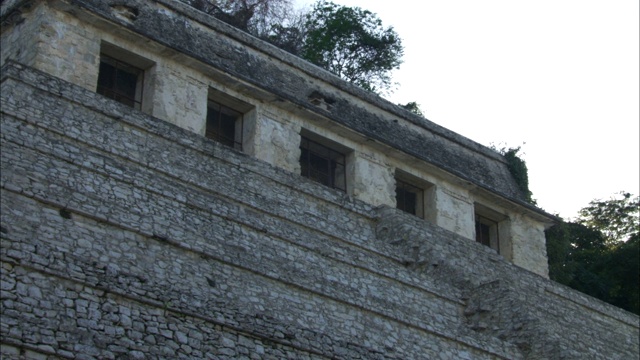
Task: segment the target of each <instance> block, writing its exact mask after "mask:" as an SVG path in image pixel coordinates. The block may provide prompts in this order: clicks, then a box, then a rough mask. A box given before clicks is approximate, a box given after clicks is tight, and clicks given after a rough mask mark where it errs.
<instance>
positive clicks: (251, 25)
mask: <svg viewBox="0 0 640 360" xmlns="http://www.w3.org/2000/svg"><path fill="white" fill-rule="evenodd" d="M182 1H183V2H185V3H187V4H189V5H191V6H193V7H194V8H196V9H198V10H200V11H203V12H205V13H207V14H210V15H213V16H215V17H216V18H218V19H220V20H222V21H224V22H226V23H228V24H229V25H232V26H235V27H237V28H239V29H242V30H244V31H247V32H249V33H250V34H253V35H256V36H260V35H261V34H264V33H266V32H267V31H268V30H269V28H270V27H271V24H276V23H278V22H279V21H280V20H281V19H282V18H283V17H284V16H285V13H286V12H287V11H288V9H290V7H291V1H290V0H182Z"/></svg>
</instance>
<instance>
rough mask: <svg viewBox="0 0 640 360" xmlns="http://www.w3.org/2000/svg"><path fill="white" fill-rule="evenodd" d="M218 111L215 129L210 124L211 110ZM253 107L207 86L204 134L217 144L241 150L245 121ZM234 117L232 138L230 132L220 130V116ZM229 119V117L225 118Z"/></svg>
mask: <svg viewBox="0 0 640 360" xmlns="http://www.w3.org/2000/svg"><path fill="white" fill-rule="evenodd" d="M214 108H217V109H216V110H215V111H217V113H218V120H217V125H216V129H212V128H210V125H212V122H213V120H212V112H211V111H212V110H213V109H214ZM254 109H255V107H254V106H253V105H251V104H249V103H247V102H244V101H242V100H240V99H237V98H235V97H233V96H231V95H229V94H226V93H224V92H222V91H220V90H217V89H214V88H211V87H210V88H209V92H208V95H207V113H206V115H205V124H204V136H205V137H206V138H208V139H211V140H213V141H215V142H217V143H219V144H223V145H225V146H228V147H231V148H234V149H236V150H238V151H243V148H244V141H245V122H246V120H247V118H248V117H249V116H250V113H251V112H252V111H253V110H254ZM223 115H227V116H232V117H235V119H234V120H233V139H232V138H231V136H229V134H230V132H227V133H226V134H224V133H225V131H221V129H222V128H223V127H224V124H223V121H222V116H223ZM227 120H229V119H227Z"/></svg>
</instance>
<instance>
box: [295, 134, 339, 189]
mask: <svg viewBox="0 0 640 360" xmlns="http://www.w3.org/2000/svg"><path fill="white" fill-rule="evenodd" d="M300 150H301V153H300V167H301V170H302V176H304V177H306V178H309V179H311V180H313V181H316V182H319V183H320V184H323V185H326V186H329V187H332V188H335V189H339V190H342V191H346V190H347V183H346V176H345V155H344V154H342V153H340V152H338V151H336V150H333V149H331V148H329V147H326V146H324V145H321V144H319V143H317V142H315V141H312V140H309V139H307V138H305V137H304V136H303V137H302V141H301V142H300Z"/></svg>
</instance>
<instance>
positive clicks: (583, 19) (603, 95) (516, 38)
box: [295, 0, 640, 219]
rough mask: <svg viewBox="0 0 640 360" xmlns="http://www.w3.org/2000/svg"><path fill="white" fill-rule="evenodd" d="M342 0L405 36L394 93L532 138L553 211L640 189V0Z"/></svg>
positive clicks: (566, 214) (454, 123) (476, 133)
mask: <svg viewBox="0 0 640 360" xmlns="http://www.w3.org/2000/svg"><path fill="white" fill-rule="evenodd" d="M313 2H314V1H309V0H296V2H295V3H296V5H297V6H301V5H302V4H312V3H313ZM334 2H335V3H337V4H342V5H347V6H358V7H361V8H363V9H367V10H370V11H372V12H374V13H376V14H378V17H379V18H380V19H381V20H382V22H383V25H384V26H393V27H394V29H395V30H396V32H397V33H398V34H399V35H400V37H401V38H402V40H403V45H404V48H405V55H404V57H403V59H404V63H403V64H402V66H401V67H400V70H398V71H396V72H394V80H395V81H396V82H397V83H398V84H399V85H398V89H397V90H396V91H395V92H394V94H393V95H391V96H388V97H387V98H388V99H389V100H391V101H392V102H394V103H407V102H410V101H416V102H418V103H419V104H420V105H421V108H422V110H423V112H424V113H425V116H426V117H427V118H428V119H429V120H431V121H433V122H435V123H438V124H440V125H442V126H444V127H446V128H449V129H451V130H453V131H455V132H458V133H459V134H461V135H464V136H466V137H468V138H470V139H472V140H475V141H477V142H479V143H481V144H484V145H492V144H494V145H496V146H498V147H503V146H507V147H516V146H522V152H523V158H524V160H525V161H526V162H527V166H528V167H529V183H530V188H531V191H532V192H533V196H534V198H535V199H537V201H538V206H540V207H541V208H543V209H544V210H546V211H547V212H550V213H552V214H559V215H560V216H562V217H563V218H565V219H571V218H574V217H575V216H576V215H577V212H578V210H580V209H581V208H583V207H585V206H587V205H588V203H589V202H590V201H591V200H593V199H609V198H610V197H612V196H613V195H614V194H615V193H617V192H619V191H623V190H624V191H628V192H631V193H633V194H635V195H638V193H639V188H640V180H639V173H640V169H639V164H640V159H639V152H640V145H639V133H640V129H639V123H640V114H639V107H640V105H639V102H640V101H639V98H640V94H639V88H640V84H639V79H640V75H639V70H638V69H639V67H640V61H639V52H640V50H639V45H638V44H639V43H640V39H639V35H638V34H639V32H640V26H639V20H638V19H639V12H640V9H639V2H638V0H535V1H518V0H482V1H479V0H438V1H435V0H433V1H432V0H419V1H415V0H394V1H389V0H334Z"/></svg>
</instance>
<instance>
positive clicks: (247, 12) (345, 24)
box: [182, 0, 404, 93]
mask: <svg viewBox="0 0 640 360" xmlns="http://www.w3.org/2000/svg"><path fill="white" fill-rule="evenodd" d="M182 1H183V2H185V3H187V4H189V5H191V6H193V7H194V8H196V9H198V10H201V11H203V12H206V13H208V14H210V15H213V16H215V17H216V18H218V19H220V20H222V21H224V22H226V23H228V24H230V25H233V26H235V27H237V28H239V29H242V30H244V31H246V32H248V33H250V34H252V35H254V36H257V37H259V38H261V39H263V40H266V41H269V42H271V43H272V44H274V45H276V46H278V47H280V48H282V49H284V50H286V51H288V52H290V53H292V54H294V55H297V56H300V57H302V58H304V59H305V60H308V61H310V62H312V63H314V64H316V65H318V66H320V67H322V68H325V69H327V70H329V71H331V72H333V73H334V74H336V75H338V76H340V77H341V78H343V79H345V80H347V81H349V82H351V83H354V84H356V85H358V86H360V87H362V88H364V89H366V90H369V91H372V92H376V93H380V92H386V91H389V90H390V89H391V86H392V83H391V71H392V70H394V69H397V68H398V67H399V66H400V64H401V63H402V60H401V58H402V55H403V52H404V49H403V47H402V41H401V39H400V37H399V36H398V34H396V32H395V31H394V30H393V28H392V27H389V28H384V27H383V26H382V21H381V20H380V19H379V18H378V17H377V16H376V14H374V13H372V12H370V11H367V10H363V9H361V8H359V7H348V6H342V5H337V4H334V3H332V2H328V1H326V0H321V1H318V2H317V3H315V5H314V6H313V8H312V10H311V11H309V12H307V13H305V14H301V13H300V12H297V11H295V10H293V9H292V7H291V0H182Z"/></svg>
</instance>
